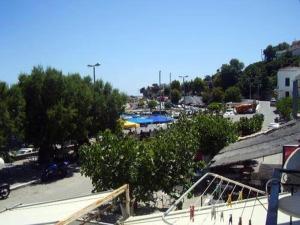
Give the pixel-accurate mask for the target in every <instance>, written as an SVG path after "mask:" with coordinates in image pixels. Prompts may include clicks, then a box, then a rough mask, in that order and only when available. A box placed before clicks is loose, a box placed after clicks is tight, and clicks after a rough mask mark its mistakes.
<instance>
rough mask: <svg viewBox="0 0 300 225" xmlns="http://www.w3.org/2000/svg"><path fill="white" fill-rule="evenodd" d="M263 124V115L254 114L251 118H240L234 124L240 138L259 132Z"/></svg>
mask: <svg viewBox="0 0 300 225" xmlns="http://www.w3.org/2000/svg"><path fill="white" fill-rule="evenodd" d="M263 122H264V115H263V114H256V115H254V116H253V117H252V118H250V119H249V118H247V117H242V118H240V120H239V121H238V122H237V123H236V125H237V129H238V132H239V134H240V135H241V136H246V135H250V134H253V133H256V132H258V131H260V130H261V128H262V124H263Z"/></svg>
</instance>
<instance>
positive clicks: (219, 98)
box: [210, 87, 224, 102]
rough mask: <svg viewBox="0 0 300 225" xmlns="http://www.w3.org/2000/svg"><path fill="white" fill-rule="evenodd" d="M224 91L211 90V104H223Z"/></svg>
mask: <svg viewBox="0 0 300 225" xmlns="http://www.w3.org/2000/svg"><path fill="white" fill-rule="evenodd" d="M223 100H224V91H223V90H222V88H220V87H216V88H213V89H212V91H211V100H210V101H211V102H223Z"/></svg>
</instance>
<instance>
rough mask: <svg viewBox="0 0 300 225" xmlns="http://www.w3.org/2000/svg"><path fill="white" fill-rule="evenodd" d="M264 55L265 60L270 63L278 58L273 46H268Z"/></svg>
mask: <svg viewBox="0 0 300 225" xmlns="http://www.w3.org/2000/svg"><path fill="white" fill-rule="evenodd" d="M263 53H264V55H265V60H266V61H268V62H269V61H272V60H273V59H274V58H275V56H276V50H275V49H274V48H273V46H272V45H268V46H267V48H266V49H264V51H263Z"/></svg>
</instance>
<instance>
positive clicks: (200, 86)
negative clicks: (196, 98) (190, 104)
mask: <svg viewBox="0 0 300 225" xmlns="http://www.w3.org/2000/svg"><path fill="white" fill-rule="evenodd" d="M204 86H205V83H204V81H203V80H202V79H201V78H199V77H196V78H195V79H194V81H193V82H192V92H193V94H194V95H200V94H201V92H202V91H203V90H204Z"/></svg>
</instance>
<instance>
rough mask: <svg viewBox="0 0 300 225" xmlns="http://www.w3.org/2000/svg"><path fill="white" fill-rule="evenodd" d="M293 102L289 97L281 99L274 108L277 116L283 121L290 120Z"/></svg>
mask: <svg viewBox="0 0 300 225" xmlns="http://www.w3.org/2000/svg"><path fill="white" fill-rule="evenodd" d="M292 107H293V100H292V98H291V97H286V98H282V99H280V100H278V101H277V103H276V108H277V110H278V112H279V114H280V115H281V116H282V117H283V118H284V119H285V120H287V121H288V120H290V119H291V113H292V111H293V108H292Z"/></svg>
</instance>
